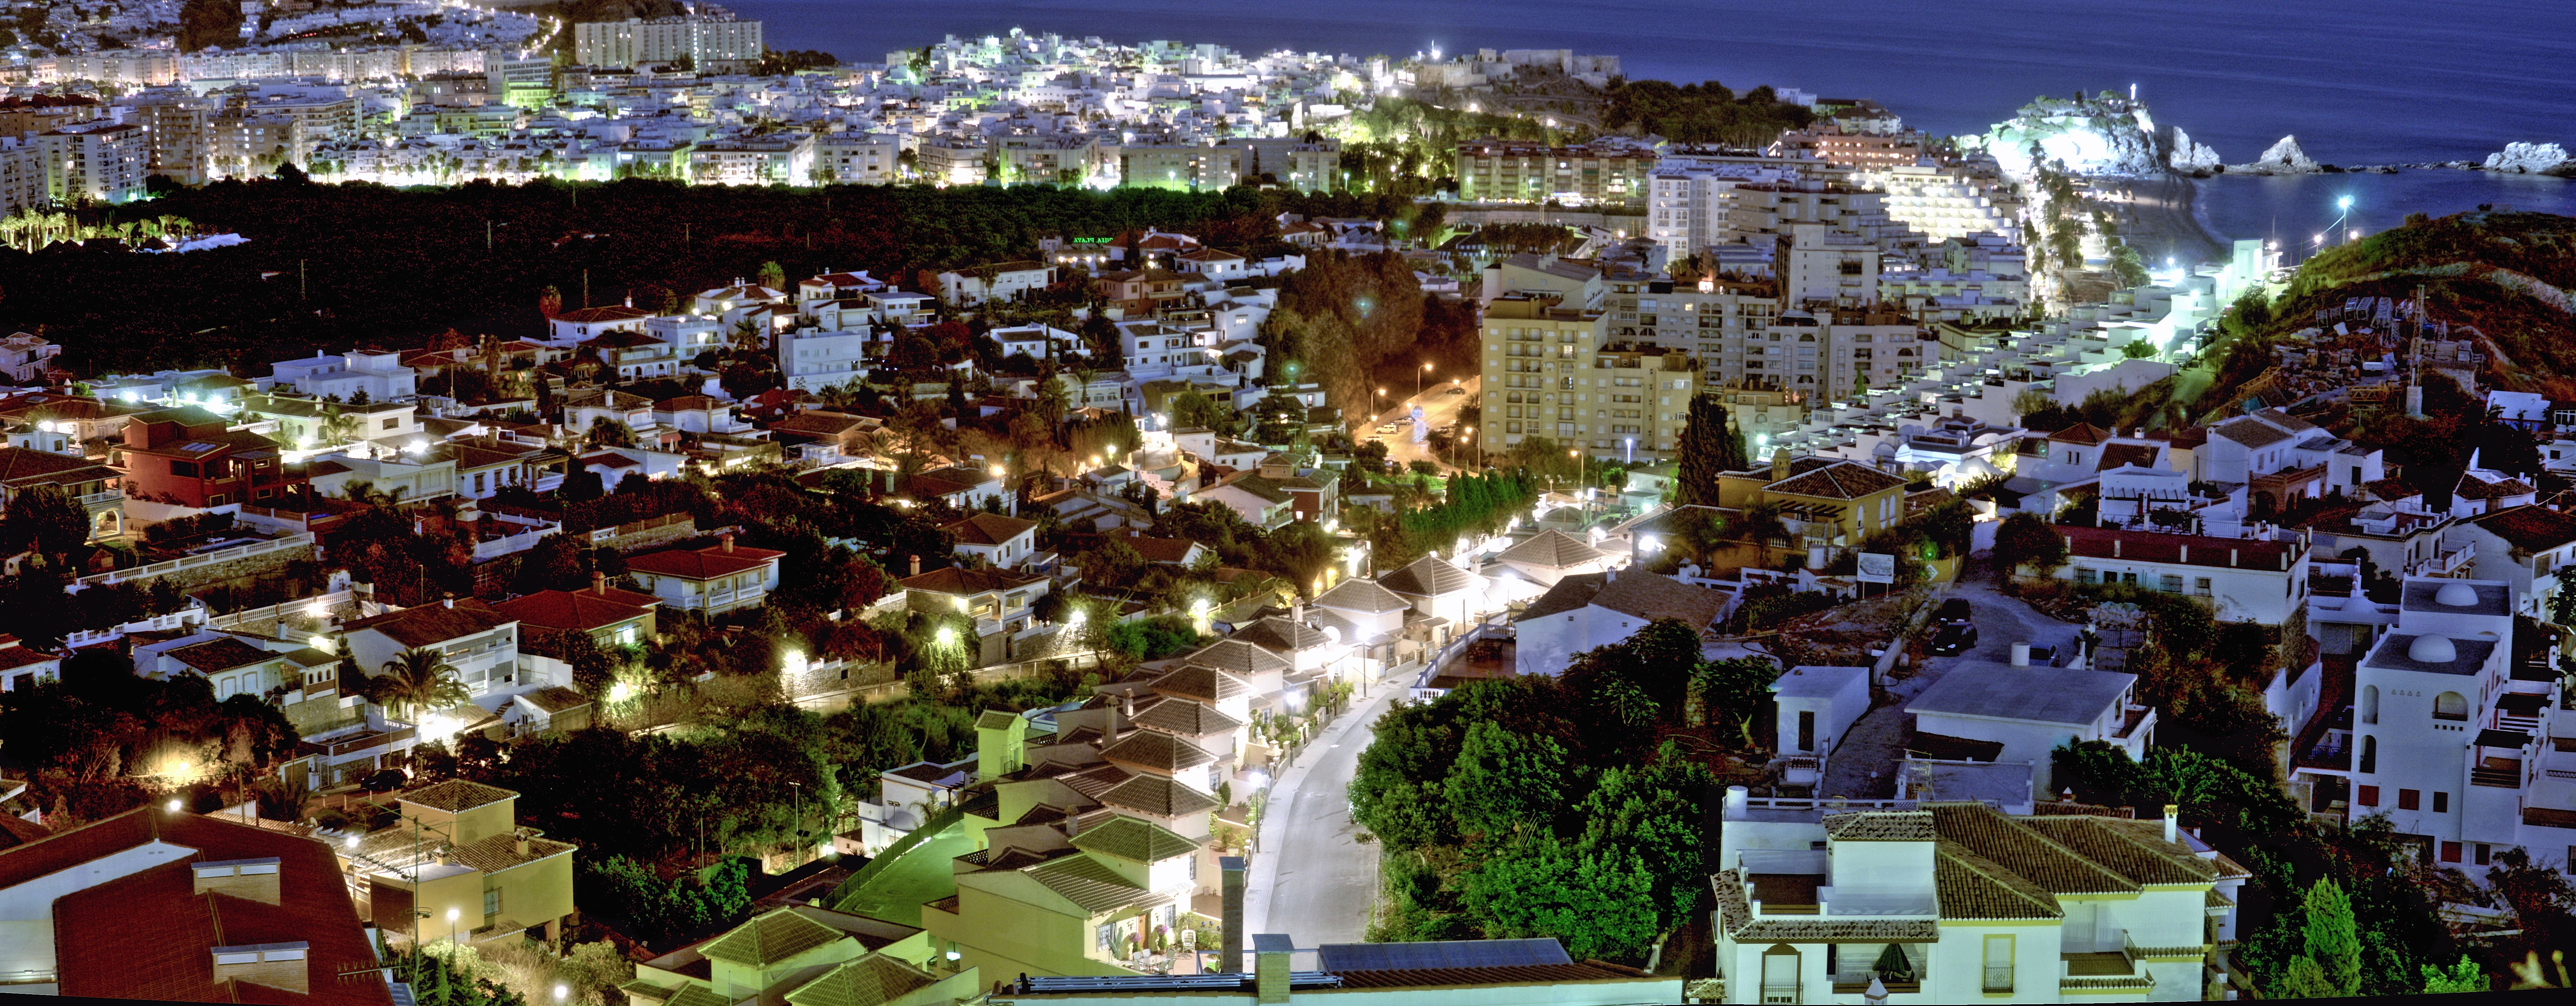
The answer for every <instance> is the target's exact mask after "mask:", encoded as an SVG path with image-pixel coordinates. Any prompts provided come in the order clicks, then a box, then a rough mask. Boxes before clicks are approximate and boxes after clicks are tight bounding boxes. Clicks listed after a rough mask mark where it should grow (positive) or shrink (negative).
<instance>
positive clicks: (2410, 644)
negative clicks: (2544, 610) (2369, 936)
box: [2298, 578, 2576, 877]
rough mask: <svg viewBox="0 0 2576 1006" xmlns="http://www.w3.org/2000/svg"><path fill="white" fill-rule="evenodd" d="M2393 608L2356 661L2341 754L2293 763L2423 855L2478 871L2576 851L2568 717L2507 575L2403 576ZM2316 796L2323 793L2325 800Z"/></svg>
mask: <svg viewBox="0 0 2576 1006" xmlns="http://www.w3.org/2000/svg"><path fill="white" fill-rule="evenodd" d="M2402 589H2403V593H2402V595H2401V598H2400V602H2399V605H2398V612H2397V619H2396V623H2395V624H2394V625H2393V626H2390V627H2389V628H2388V629H2387V632H2386V634H2385V635H2383V636H2381V637H2380V638H2379V639H2378V641H2377V642H2376V643H2375V644H2374V645H2373V646H2372V647H2371V648H2370V650H2369V653H2368V655H2367V656H2366V657H2364V658H2363V659H2362V660H2361V662H2360V664H2359V665H2358V667H2356V668H2355V670H2354V672H2353V673H2354V680H2353V686H2354V687H2353V691H2352V694H2353V696H2354V698H2353V700H2352V701H2353V706H2352V707H2351V708H2349V709H2348V710H2344V711H2343V712H2344V713H2346V714H2348V715H2349V716H2350V719H2348V720H2338V721H2337V723H2338V725H2340V726H2343V727H2345V728H2347V729H2348V732H2349V734H2350V739H2349V740H2348V741H2342V740H2341V739H2340V738H2330V740H2332V741H2341V743H2340V745H2332V744H2330V745H2328V746H2329V747H2332V746H2340V747H2341V748H2342V750H2341V751H2340V752H2336V754H2337V755H2339V757H2337V758H2329V759H2324V760H2315V759H2302V760H2301V762H2300V765H2299V768H2298V771H2299V772H2300V773H2301V774H2302V775H2306V776H2310V777H2311V778H2312V779H2332V780H2334V781H2332V782H2326V783H2324V786H2325V787H2326V789H2327V790H2328V791H2329V792H2345V791H2344V790H2343V788H2342V786H2343V784H2344V783H2346V782H2348V784H2349V787H2350V788H2349V791H2348V795H2349V812H2350V813H2351V814H2352V815H2355V816H2359V815H2369V814H2384V815H2387V817H2388V820H2389V823H2390V825H2391V826H2392V827H2393V828H2394V829H2395V830H2396V832H2397V834H2398V836H2399V837H2400V838H2403V839H2406V840H2409V841H2411V842H2413V843H2414V844H2415V845H2417V847H2418V848H2419V850H2420V854H2421V855H2422V856H2423V857H2424V859H2425V860H2426V861H2427V862H2430V863H2433V864H2435V865H2438V866H2443V867H2450V868H2456V869H2459V870H2462V871H2464V872H2467V873H2468V874H2469V875H2470V876H2472V877H2476V876H2479V875H2480V874H2482V873H2483V872H2484V871H2483V870H2481V869H2480V868H2481V867H2484V866H2487V865H2489V864H2490V863H2491V862H2492V861H2493V859H2494V854H2495V853H2496V852H2498V851H2501V850H2504V849H2508V848H2520V849H2523V850H2525V851H2527V852H2528V853H2529V854H2530V855H2531V858H2532V860H2533V861H2534V862H2540V863H2555V864H2558V865H2559V868H2560V869H2561V870H2562V871H2563V870H2567V869H2569V867H2568V866H2567V864H2568V863H2569V859H2568V853H2570V852H2576V716H2571V715H2569V713H2568V710H2567V696H2566V695H2565V694H2564V692H2565V689H2566V686H2565V684H2564V683H2562V682H2561V681H2560V680H2559V678H2558V673H2557V670H2556V667H2555V658H2556V656H2557V653H2556V647H2555V645H2554V644H2552V643H2551V642H2550V641H2549V640H2548V639H2547V638H2546V636H2545V634H2542V633H2529V632H2522V631H2519V630H2518V627H2517V625H2516V623H2515V615H2514V609H2515V607H2516V604H2515V598H2514V592H2513V589H2512V587H2511V586H2510V585H2508V584H2505V583H2501V582H2496V581H2486V580H2448V579H2417V578H2409V579H2408V580H2407V581H2406V582H2405V585H2404V587H2403V588H2402ZM2320 802H2321V803H2322V802H2324V800H2323V797H2320Z"/></svg>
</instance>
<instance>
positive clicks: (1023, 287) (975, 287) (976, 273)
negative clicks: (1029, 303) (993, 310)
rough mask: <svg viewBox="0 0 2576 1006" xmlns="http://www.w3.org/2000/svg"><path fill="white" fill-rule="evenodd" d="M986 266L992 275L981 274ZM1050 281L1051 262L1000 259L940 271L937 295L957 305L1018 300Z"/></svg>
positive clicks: (1052, 273) (1052, 271)
mask: <svg viewBox="0 0 2576 1006" xmlns="http://www.w3.org/2000/svg"><path fill="white" fill-rule="evenodd" d="M986 270H990V271H991V272H992V278H991V279H986V278H984V276H983V275H982V274H983V273H984V272H985V271H986ZM1053 282H1055V267H1054V266H1050V265H1046V264H1044V263H1039V262H1002V263H998V264H995V265H989V266H978V267H976V268H973V269H964V270H954V271H950V272H943V273H940V274H939V298H940V299H941V300H944V301H947V302H948V303H950V304H953V305H958V306H966V305H973V304H982V303H985V302H987V301H996V300H1017V299H1019V298H1021V297H1025V296H1027V295H1029V294H1031V293H1035V292H1037V291H1040V290H1044V289H1046V288H1047V285H1048V284H1050V283H1053Z"/></svg>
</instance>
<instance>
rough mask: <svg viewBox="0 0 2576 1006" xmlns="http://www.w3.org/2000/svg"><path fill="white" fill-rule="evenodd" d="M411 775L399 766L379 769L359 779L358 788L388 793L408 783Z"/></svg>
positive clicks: (371, 791)
mask: <svg viewBox="0 0 2576 1006" xmlns="http://www.w3.org/2000/svg"><path fill="white" fill-rule="evenodd" d="M410 782H411V777H410V776H408V775H404V774H403V770H401V769H398V768H389V769H379V770H377V771H374V772H369V773H367V774H366V775H365V776H364V777H363V778H360V779H359V780H358V789H359V790H360V791H362V792H367V793H386V792H391V791H393V790H398V789H401V788H403V787H404V786H405V785H408V784H409V783H410Z"/></svg>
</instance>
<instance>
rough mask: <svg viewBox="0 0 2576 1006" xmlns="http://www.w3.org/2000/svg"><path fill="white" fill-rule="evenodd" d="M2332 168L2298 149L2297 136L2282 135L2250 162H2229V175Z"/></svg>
mask: <svg viewBox="0 0 2576 1006" xmlns="http://www.w3.org/2000/svg"><path fill="white" fill-rule="evenodd" d="M2332 170H2334V169H2333V168H2331V167H2328V166H2326V165H2323V164H2319V163H2317V161H2316V158H2313V157H2309V156H2308V152H2307V151H2305V150H2301V149H2299V138H2298V137H2296V136H2284V137H2282V138H2281V139H2280V142H2277V143H2274V144H2272V148H2271V149H2269V150H2266V151H2264V152H2263V156H2261V157H2257V158H2255V159H2254V162H2253V163H2251V164H2230V165H2228V166H2227V173H2228V174H2231V175H2314V174H2321V173H2324V172H2328V171H2332Z"/></svg>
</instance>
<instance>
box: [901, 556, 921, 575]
mask: <svg viewBox="0 0 2576 1006" xmlns="http://www.w3.org/2000/svg"><path fill="white" fill-rule="evenodd" d="M904 558H906V559H909V560H912V572H911V574H909V575H911V576H920V575H921V557H920V556H918V555H907V556H904Z"/></svg>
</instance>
